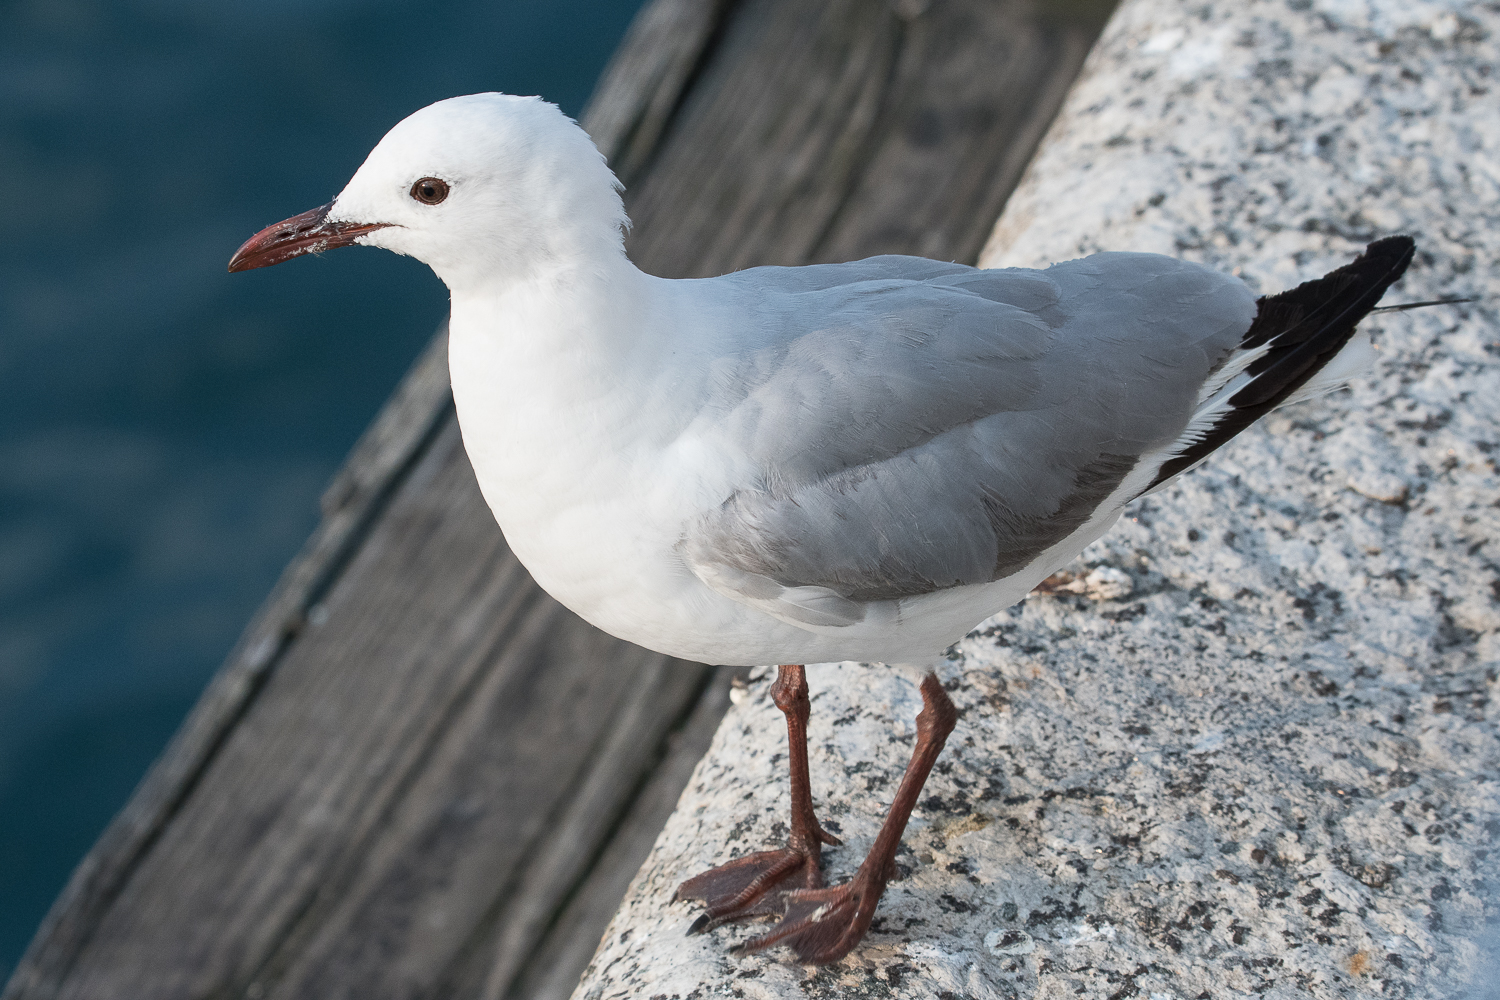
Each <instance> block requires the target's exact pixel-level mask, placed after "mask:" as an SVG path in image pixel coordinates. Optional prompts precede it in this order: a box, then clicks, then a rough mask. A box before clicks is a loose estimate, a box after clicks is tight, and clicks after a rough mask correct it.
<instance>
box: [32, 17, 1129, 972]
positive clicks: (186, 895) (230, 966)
mask: <svg viewBox="0 0 1500 1000" xmlns="http://www.w3.org/2000/svg"><path fill="white" fill-rule="evenodd" d="M1106 13H1107V8H1105V7H1101V6H1099V5H1097V4H1088V3H1084V2H1081V0H1080V2H1079V4H1078V5H1076V6H1074V7H1072V8H1070V9H1064V8H1063V7H1062V6H1060V5H1058V4H1056V3H1054V4H1051V5H1042V6H1039V5H1036V4H1033V3H1030V2H1002V3H985V2H980V0H936V2H932V3H929V4H924V3H922V2H920V0H899V2H896V3H887V2H885V0H828V2H826V3H821V4H808V3H806V2H805V0H740V2H738V3H731V2H729V0H657V2H654V3H652V4H650V5H648V6H647V7H646V8H645V9H644V10H643V11H642V13H641V15H640V16H639V17H638V19H637V21H636V23H635V25H634V26H633V27H632V29H631V32H630V34H629V35H628V36H627V39H626V42H625V44H624V45H623V46H622V48H621V51H620V52H619V53H618V54H617V56H616V58H615V60H614V61H613V62H612V63H611V66H610V68H609V69H608V70H606V73H605V76H604V78H603V80H602V82H601V87H600V90H599V92H598V93H596V95H595V98H594V99H593V101H592V102H591V104H590V109H589V111H588V112H587V113H586V114H585V116H584V123H585V124H586V125H587V126H588V127H589V128H590V129H591V130H592V133H593V134H594V135H595V137H596V139H597V140H598V141H599V143H600V146H601V149H603V150H604V151H605V153H606V155H609V156H610V157H611V162H612V163H613V164H614V165H615V166H616V168H617V170H618V171H619V172H620V174H621V176H622V177H623V178H625V179H626V181H627V183H628V185H629V186H628V188H627V195H626V196H627V206H628V208H629V209H630V212H631V215H632V218H633V219H634V221H635V226H634V229H633V231H632V233H631V235H630V238H629V243H628V246H629V249H630V252H631V254H632V256H633V258H634V259H635V260H636V261H637V263H639V264H640V265H641V266H642V267H643V268H644V269H646V270H648V271H652V272H653V273H657V274H663V275H672V276H691V275H704V274H712V273H719V272H722V271H726V270H730V269H733V268H737V267H745V266H751V265H755V264H763V263H786V264H795V263H805V262H809V261H817V260H832V259H848V258H854V257H859V256H866V255H869V254H874V253H888V252H896V253H922V254H927V255H930V256H937V257H943V258H949V259H962V260H972V259H973V257H974V256H975V255H976V254H977V252H978V249H979V246H980V244H981V242H982V240H983V239H984V236H985V234H986V233H987V232H988V230H989V227H990V225H991V223H992V222H993V220H994V218H995V216H996V215H997V214H998V211H999V208H1000V206H1001V204H1003V201H1004V198H1005V195H1006V194H1007V193H1008V192H1009V190H1010V188H1011V187H1012V186H1013V185H1014V183H1015V180H1016V179H1017V178H1018V177H1019V175H1020V172H1021V170H1022V169H1023V168H1024V165H1025V163H1026V162H1027V160H1028V159H1029V157H1030V155H1031V152H1032V150H1033V149H1034V147H1035V145H1036V142H1037V141H1038V139H1039V137H1040V135H1041V133H1042V131H1043V130H1044V128H1045V127H1046V124H1047V122H1048V121H1050V119H1051V117H1052V114H1053V112H1054V111H1055V109H1056V106H1057V104H1058V102H1059V101H1060V99H1061V97H1062V94H1063V93H1064V91H1065V90H1066V88H1067V85H1068V82H1069V81H1070V80H1071V79H1072V77H1073V75H1074V74H1075V73H1076V71H1077V67H1078V65H1079V63H1080V62H1081V60H1082V58H1083V55H1084V53H1085V52H1086V51H1087V49H1088V46H1089V44H1090V43H1091V41H1092V39H1093V37H1094V36H1095V34H1096V33H1097V31H1098V29H1099V27H1100V26H1101V25H1102V22H1103V18H1104V16H1105V14H1106ZM444 346H445V345H444V342H443V340H442V338H441V337H440V338H439V339H438V341H436V342H435V344H434V346H433V348H432V349H431V350H430V351H429V353H428V354H427V355H426V356H425V357H424V359H423V360H422V361H421V362H419V364H418V365H417V366H416V368H414V370H413V372H412V374H411V375H410V376H409V377H408V379H407V381H406V382H405V383H404V384H403V387H402V388H401V389H400V390H399V391H398V393H397V394H396V396H395V397H393V399H392V402H391V403H390V404H389V405H388V406H387V408H386V410H385V411H384V412H383V413H382V415H381V417H380V418H379V419H378V420H377V422H376V424H375V425H374V426H372V428H371V431H370V432H369V433H368V434H367V435H366V436H365V438H364V439H362V441H361V443H360V444H359V446H357V448H356V449H355V452H354V453H353V455H351V458H350V461H349V463H348V464H347V466H346V468H345V470H344V471H343V472H341V473H340V475H339V476H338V477H337V478H336V479H335V481H334V482H333V484H331V486H330V487H329V490H328V491H327V493H326V495H325V498H324V521H323V523H322V525H321V526H320V527H319V529H318V531H317V533H316V534H315V535H314V536H313V538H312V539H311V540H310V541H309V543H308V546H307V547H306V548H305V549H304V552H303V554H302V555H301V556H299V558H298V560H297V561H296V562H294V563H293V564H292V566H290V567H289V568H288V571H287V573H286V574H285V575H284V577H283V580H282V581H281V583H280V584H279V585H278V587H277V589H276V590H275V591H274V592H273V594H272V595H271V597H270V598H269V599H268V601H267V603H266V605H265V607H264V608H263V609H262V610H261V612H260V613H259V614H258V615H257V617H256V619H255V621H254V622H253V623H252V624H251V626H250V628H249V629H248V630H247V632H246V634H245V637H244V638H243V639H242V641H241V643H240V644H239V646H238V647H237V649H236V651H235V652H234V654H233V655H232V656H231V658H230V660H229V661H228V663H227V664H226V666H225V667H224V668H223V669H222V670H221V671H220V673H219V675H218V676H216V678H215V679H214V681H213V683H212V684H211V685H210V687H209V689H208V691H207V692H206V693H205V695H204V698H203V700H202V701H201V702H200V704H199V705H198V706H197V707H196V708H195V709H194V712H193V713H192V715H191V716H190V717H189V719H188V720H187V721H186V722H185V723H184V726H183V729H182V730H181V731H180V732H179V734H178V735H177V737H176V738H175V739H174V741H173V743H172V745H171V746H170V747H169V748H168V750H167V752H166V753H165V755H164V756H163V758H162V760H161V761H159V762H158V764H157V765H156V766H155V767H154V768H153V769H152V771H151V773H150V774H149V775H148V777H147V778H146V780H145V781H144V782H143V783H142V785H141V787H140V789H139V790H138V791H137V793H136V795H135V797H134V798H133V799H132V801H131V803H130V804H129V805H128V806H127V807H126V809H125V810H124V811H123V812H122V814H121V815H120V816H119V817H118V818H117V819H116V820H115V821H114V823H112V824H111V826H110V828H109V829H108V830H107V831H106V833H105V834H104V836H103V837H102V838H101V839H100V842H99V844H98V845H96V847H95V849H94V850H93V851H92V852H91V853H90V855H89V856H88V857H87V858H86V859H85V860H84V862H83V864H82V865H81V866H80V868H79V870H78V872H77V873H76V874H75V876H74V878H73V880H72V882H71V883H70V884H69V886H68V889H67V890H66V891H65V893H64V894H63V896H62V897H61V898H60V899H59V901H58V903H57V905H56V906H55V907H54V909H53V911H52V913H51V914H50V915H49V917H48V920H47V922H46V923H45V924H44V925H43V927H42V929H41V930H40V931H39V932H38V935H37V938H36V940H35V941H34V942H33V944H32V947H31V949H30V950H29V951H28V953H27V955H26V957H25V958H24V959H23V961H22V964H21V966H20V967H19V968H18V969H17V971H16V973H15V975H14V976H13V977H12V979H11V981H10V983H9V984H8V986H7V988H6V990H5V992H4V998H5V1000H22V998H26V1000H39V998H49V1000H50V998H61V997H69V998H72V997H78V998H83V997H132V996H150V997H153V998H163V1000H170V998H176V997H182V998H188V997H193V998H198V997H241V996H243V997H247V998H252V1000H253V998H260V997H318V998H331V997H356V996H357V997H362V998H364V997H370V998H380V997H417V996H422V997H448V996H453V997H457V996H465V997H469V996H483V997H490V998H502V997H528V998H550V997H559V998H560V997H564V996H567V995H568V994H569V993H570V992H571V989H572V986H573V984H574V983H576V981H577V978H578V974H579V972H580V971H581V970H582V968H583V966H584V965H585V964H586V963H587V961H588V958H589V956H590V955H591V953H592V951H593V948H594V944H595V942H596V941H597V939H598V935H599V933H600V932H601V931H602V930H603V928H604V926H605V924H606V923H607V921H608V919H609V917H610V915H611V913H612V912H613V909H614V907H615V905H616V903H617V901H618V900H619V898H620V897H621V895H622V894H623V892H624V888H625V885H626V884H627V883H628V881H629V879H630V877H631V876H632V875H633V873H634V872H635V870H636V868H637V867H638V866H639V864H640V862H641V860H642V859H643V858H644V857H645V855H646V852H647V851H648V850H649V848H650V845H651V842H652V840H653V839H654V838H655V836H656V832H657V831H658V830H659V829H660V827H661V825H662V823H663V822H664V820H665V817H666V815H667V814H668V813H669V812H670V810H671V807H672V805H673V803H674V802H675V801H676V798H677V794H678V792H679V791H680V790H681V788H682V787H683V786H684V784H685V783H686V781H687V776H688V774H689V773H690V771H691V769H692V765H693V763H694V762H695V761H696V759H697V757H698V756H699V755H700V754H701V753H702V751H703V750H704V749H705V748H706V746H707V744H708V739H709V737H710V736H711V734H712V731H713V729H714V726H715V725H716V723H717V720H718V718H719V717H720V715H722V712H723V706H724V705H725V703H726V698H727V685H728V675H727V674H726V673H724V672H722V671H720V672H715V671H712V670H710V669H709V668H707V667H704V666H703V665H700V664H687V663H682V662H679V661H671V660H669V659H667V658H665V657H661V656H659V655H657V654H653V653H649V652H646V651H644V650H640V649H637V648H635V647H630V646H628V645H627V644H624V643H621V642H619V641H618V640H615V639H613V638H611V637H609V636H606V635H604V634H602V633H600V632H598V631H597V630H594V629H592V628H590V627H589V626H587V625H586V624H584V623H583V622H581V621H580V620H579V619H577V618H576V617H574V616H572V615H571V614H570V613H568V612H567V611H565V610H563V609H562V608H561V607H559V606H558V605H556V604H555V603H554V602H552V601H551V599H550V598H548V597H547V596H546V595H545V594H543V593H541V591H540V590H538V589H537V587H536V586H535V584H534V583H533V582H532V581H531V580H530V578H529V576H528V575H527V574H526V573H525V571H524V569H522V568H521V567H520V565H519V564H518V563H517V562H516V561H515V559H514V557H513V556H512V555H511V554H510V552H509V550H508V549H507V548H506V546H505V543H504V539H503V537H502V536H501V534H500V532H499V530H498V529H497V528H496V527H495V525H494V523H493V520H492V519H491V518H490V515H489V512H488V510H487V508H486V507H485V505H484V503H483V500H482V498H481V497H480V496H479V493H478V490H477V487H476V486H475V484H474V481H473V474H472V471H471V470H470V469H469V466H468V462H467V460H466V458H465V457H464V454H463V451H462V448H461V446H460V444H459V440H458V435H457V431H456V425H455V424H454V422H453V419H452V415H451V413H452V411H451V400H450V398H449V396H448V392H447V384H446V378H445V370H444V369H445V364H444V359H445V354H446V352H445V350H444Z"/></svg>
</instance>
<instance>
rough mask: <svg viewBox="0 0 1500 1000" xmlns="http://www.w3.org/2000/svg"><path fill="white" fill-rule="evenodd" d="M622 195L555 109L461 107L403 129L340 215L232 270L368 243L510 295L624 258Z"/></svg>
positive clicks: (279, 235)
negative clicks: (534, 280) (574, 269)
mask: <svg viewBox="0 0 1500 1000" xmlns="http://www.w3.org/2000/svg"><path fill="white" fill-rule="evenodd" d="M619 188H620V185H619V182H618V181H617V180H616V179H615V176H614V174H612V173H611V172H610V170H609V167H608V166H607V165H606V164H605V162H604V157H603V156H602V155H600V153H599V150H598V149H597V148H595V146H594V144H593V142H592V141H591V140H590V139H589V137H588V135H587V134H586V133H585V132H584V131H583V129H581V128H579V127H578V126H577V125H576V124H575V123H574V122H573V121H571V120H570V119H569V118H567V117H566V116H565V115H563V113H562V112H561V111H559V110H558V109H557V107H556V106H555V105H552V104H548V103H546V102H545V101H543V100H541V99H540V98H537V97H512V96H511V95H509V94H473V95H470V96H468V97H454V98H451V99H449V100H446V101H439V102H438V103H437V104H433V105H431V106H429V107H426V108H423V109H422V110H421V111H418V112H417V113H415V114H413V115H411V116H410V117H408V118H406V119H405V120H403V121H402V122H400V123H399V124H397V125H396V127H395V128H393V129H391V130H390V131H389V132H388V133H386V135H385V138H383V139H381V140H380V142H379V144H377V145H376V147H375V148H374V149H373V150H371V152H370V155H369V156H368V157H367V158H366V159H365V162H364V164H363V165H362V166H361V167H360V168H359V170H357V171H356V172H355V174H354V176H353V178H351V179H350V181H349V183H348V185H346V186H345V188H344V190H343V191H342V192H340V193H339V196H338V197H337V198H335V199H334V200H333V202H332V203H331V204H329V205H325V206H323V207H322V208H321V209H314V210H313V211H312V212H308V213H304V214H303V215H300V216H297V217H295V218H293V219H288V220H287V221H286V222H282V223H278V224H277V225H275V226H271V227H269V228H267V229H265V230H263V231H262V232H261V233H259V234H257V235H256V236H254V237H252V238H251V240H250V241H249V242H248V243H246V244H245V245H244V246H243V247H241V248H240V251H239V252H238V253H237V254H235V257H234V259H233V260H231V261H230V270H232V271H235V270H248V269H250V268H252V267H264V266H266V265H268V264H276V263H280V262H281V261H283V260H287V259H289V258H291V257H294V256H298V255H300V254H303V253H309V252H319V251H322V250H326V249H332V248H333V247H335V246H344V245H348V244H350V243H362V244H365V245H367V246H379V247H385V248H386V249H388V250H394V251H396V252H397V253H401V254H407V255H409V256H412V257H415V258H417V259H418V260H420V261H422V262H423V263H425V264H427V265H428V266H430V267H431V268H432V269H433V270H434V271H435V272H437V275H438V277H440V278H442V279H443V281H444V282H446V283H447V285H448V287H449V288H450V289H454V290H457V289H459V288H471V287H475V286H479V285H487V284H495V283H499V284H506V283H510V282H512V281H516V280H523V279H525V278H527V277H530V276H535V275H539V274H543V273H546V272H549V271H554V270H557V269H559V268H561V267H566V266H572V265H576V264H580V263H582V264H583V265H585V266H589V265H591V264H594V263H597V262H599V261H601V260H603V259H610V258H619V257H621V256H622V255H623V253H624V248H623V240H624V227H625V226H626V225H627V221H626V217H625V209H624V205H623V204H622V203H621V201H620V195H619Z"/></svg>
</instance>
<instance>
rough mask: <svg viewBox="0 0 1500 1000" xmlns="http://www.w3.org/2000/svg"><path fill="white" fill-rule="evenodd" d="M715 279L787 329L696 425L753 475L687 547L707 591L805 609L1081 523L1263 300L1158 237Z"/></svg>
mask: <svg viewBox="0 0 1500 1000" xmlns="http://www.w3.org/2000/svg"><path fill="white" fill-rule="evenodd" d="M718 280H724V281H738V282H743V283H745V286H746V288H747V289H753V292H754V294H755V295H756V297H757V303H758V308H757V315H758V317H760V318H762V319H763V317H765V316H768V315H769V316H773V317H777V319H776V322H779V323H780V324H782V328H783V330H784V334H783V335H782V336H781V337H779V338H775V337H773V338H771V340H770V342H768V344H767V346H766V347H765V348H764V350H763V351H761V352H760V353H759V354H757V355H755V356H754V357H753V358H751V359H749V360H744V359H741V360H738V361H734V362H726V367H725V368H724V369H723V370H721V371H719V372H718V373H717V377H718V378H719V380H720V384H721V385H723V386H734V387H735V393H734V395H733V397H732V398H733V400H734V402H733V403H732V405H730V406H728V407H726V408H725V409H723V410H722V411H721V412H718V413H715V414H711V415H708V416H707V417H706V419H705V422H704V423H703V424H701V425H700V426H699V428H698V433H699V434H700V435H701V436H702V437H703V438H704V439H705V443H707V444H709V445H710V446H712V447H719V448H724V449H730V450H737V453H742V454H743V456H744V457H745V458H746V459H747V460H748V462H749V464H750V466H751V467H752V468H754V469H755V470H756V472H757V474H756V476H755V477H754V480H753V481H752V482H749V483H747V484H746V485H744V486H743V487H741V488H740V489H737V490H735V491H734V492H733V493H731V494H730V495H728V496H726V497H725V498H724V499H723V502H722V503H721V504H720V505H719V506H718V507H717V508H716V509H714V510H711V511H709V512H707V513H706V514H704V515H703V516H702V517H700V518H698V519H697V520H696V521H695V522H693V523H692V524H690V525H689V526H688V528H687V530H686V532H685V534H684V536H683V538H682V541H681V544H680V550H681V552H682V554H683V556H684V558H685V559H686V561H687V563H688V565H689V566H690V567H691V568H692V570H693V572H694V573H695V574H697V575H698V576H699V577H700V578H701V579H703V580H704V581H705V582H707V583H708V584H709V585H710V586H712V587H713V588H714V589H716V590H719V591H721V592H723V593H726V594H729V595H731V596H734V597H736V598H737V599H740V600H744V601H747V602H749V603H752V604H755V605H756V606H759V607H762V608H764V609H766V610H768V611H770V612H771V613H773V614H775V615H776V616H777V617H780V618H783V619H784V620H788V621H793V622H797V623H801V624H806V625H815V626H828V625H835V626H836V625H848V624H853V623H855V622H858V621H861V620H863V618H864V617H865V614H866V612H867V609H868V608H869V607H870V606H871V605H873V604H875V603H878V602H889V601H899V600H901V599H903V598H908V597H913V596H916V595H920V594H928V593H932V592H934V591H937V590H942V589H945V588H950V587H959V586H965V585H970V584H982V583H989V582H992V581H995V580H999V579H1003V578H1005V577H1006V576H1008V575H1010V574H1013V573H1015V572H1017V571H1018V570H1020V569H1021V568H1023V567H1025V566H1026V565H1027V564H1029V563H1030V562H1032V561H1033V560H1034V559H1035V558H1036V557H1037V556H1038V555H1039V554H1041V553H1042V552H1044V551H1045V550H1046V549H1048V548H1049V547H1051V546H1052V545H1054V544H1056V543H1057V542H1059V541H1061V540H1063V539H1065V538H1066V537H1068V536H1069V535H1070V534H1072V533H1073V532H1075V531H1077V530H1078V528H1079V527H1081V526H1082V525H1083V524H1084V523H1085V522H1087V521H1088V520H1089V519H1090V518H1091V517H1092V516H1093V515H1094V514H1095V512H1096V511H1098V509H1099V508H1100V505H1101V504H1104V503H1106V502H1107V501H1109V498H1111V497H1112V496H1113V495H1114V494H1115V493H1116V492H1117V491H1118V489H1119V487H1120V485H1121V483H1122V482H1123V481H1124V480H1125V477H1126V476H1127V475H1129V474H1130V472H1131V471H1132V470H1133V469H1134V468H1135V467H1136V466H1137V464H1138V463H1140V462H1141V460H1142V457H1143V456H1147V455H1152V454H1156V455H1158V456H1159V455H1160V454H1161V453H1162V452H1163V450H1164V449H1168V448H1169V447H1170V446H1171V445H1172V443H1173V442H1175V441H1177V440H1178V439H1179V438H1180V437H1181V436H1182V435H1183V432H1184V430H1185V429H1186V428H1187V427H1188V424H1189V422H1190V421H1191V420H1192V418H1193V415H1194V412H1195V409H1196V408H1197V407H1198V405H1199V404H1200V396H1201V392H1202V389H1203V387H1204V385H1205V383H1207V382H1208V381H1209V380H1210V378H1211V377H1212V375H1213V373H1214V372H1215V371H1216V370H1217V369H1218V368H1219V367H1220V366H1222V365H1224V364H1225V362H1226V361H1227V360H1228V359H1229V357H1230V356H1231V354H1232V353H1233V352H1234V351H1235V350H1236V348H1237V347H1238V346H1239V344H1240V341H1241V338H1242V337H1243V335H1244V334H1245V331H1246V330H1247V329H1248V328H1249V327H1250V324H1251V322H1252V320H1253V319H1254V317H1255V314H1256V303H1255V300H1254V297H1253V296H1252V295H1251V293H1250V291H1249V289H1248V288H1246V286H1245V285H1244V284H1243V283H1241V282H1239V281H1237V280H1235V279H1233V278H1228V277H1226V276H1223V275H1220V274H1217V273H1215V272H1212V271H1209V270H1207V269H1204V268H1201V267H1199V266H1197V265H1193V264H1189V263H1186V262H1183V261H1178V260H1174V259H1172V258H1168V257H1161V256H1157V255H1151V254H1099V255H1096V256H1093V257H1089V258H1085V259H1083V260H1078V261H1070V262H1068V263H1065V264H1058V265H1055V266H1053V267H1051V268H1049V269H1048V270H1046V271H1029V270H1021V269H1014V270H1000V271H981V270H976V269H973V268H967V267H962V266H961V265H943V264H934V263H933V262H931V261H923V260H917V259H913V258H899V257H885V258H873V259H872V260H869V261H860V262H856V263H854V264H844V265H829V266H827V267H820V268H800V269H796V271H795V272H793V271H791V270H789V269H777V268H761V269H754V270H751V271H745V272H740V273H739V274H736V275H731V276H729V277H728V278H725V279H718ZM808 316H816V317H822V320H821V321H820V322H819V323H818V325H817V326H816V327H815V328H809V327H806V326H805V325H803V326H799V324H802V323H804V322H805V321H803V320H802V317H808ZM1157 461H1158V462H1159V461H1160V459H1159V458H1158V459H1157ZM1126 499H1128V498H1126ZM1115 502H1117V503H1123V502H1124V501H1123V499H1120V498H1116V500H1115Z"/></svg>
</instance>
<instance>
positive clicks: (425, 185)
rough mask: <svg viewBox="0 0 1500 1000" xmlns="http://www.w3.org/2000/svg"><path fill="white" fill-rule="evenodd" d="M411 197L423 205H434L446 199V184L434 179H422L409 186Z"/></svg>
mask: <svg viewBox="0 0 1500 1000" xmlns="http://www.w3.org/2000/svg"><path fill="white" fill-rule="evenodd" d="M411 196H412V197H413V198H415V199H417V200H418V201H420V202H421V203H422V204H424V205H436V204H438V203H439V202H441V201H442V200H443V199H444V198H446V197H448V182H447V181H443V180H438V179H437V178H436V177H423V178H422V179H421V180H419V181H417V182H416V183H415V184H413V185H412V186H411Z"/></svg>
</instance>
